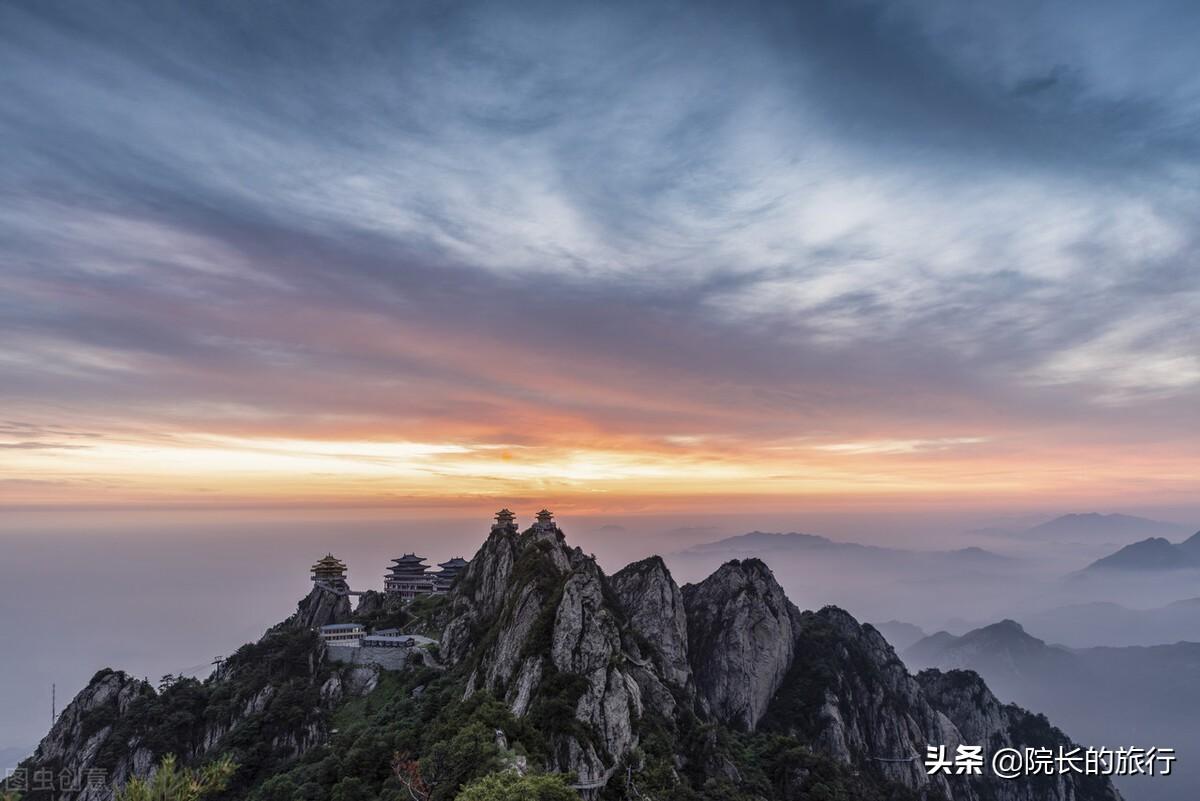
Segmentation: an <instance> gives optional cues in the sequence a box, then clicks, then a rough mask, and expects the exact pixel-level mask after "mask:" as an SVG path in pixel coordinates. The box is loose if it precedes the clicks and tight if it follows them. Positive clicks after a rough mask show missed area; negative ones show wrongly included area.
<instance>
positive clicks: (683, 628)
mask: <svg viewBox="0 0 1200 801" xmlns="http://www.w3.org/2000/svg"><path fill="white" fill-rule="evenodd" d="M611 582H612V587H613V590H614V591H615V592H616V594H617V597H618V598H619V599H620V601H621V607H622V609H623V610H624V612H625V616H626V618H627V619H628V621H629V625H630V627H631V628H632V630H633V631H634V632H635V633H636V634H637V636H638V637H640V638H641V640H642V642H643V643H645V644H647V645H649V650H650V651H651V653H650V656H651V658H652V659H653V660H654V664H655V666H656V667H657V668H658V670H659V673H660V675H661V676H662V678H663V679H665V680H666V681H667V682H669V683H671V684H674V685H675V686H676V687H679V688H681V689H684V690H691V689H692V666H691V663H689V662H688V629H687V612H686V611H685V609H684V605H683V593H682V592H681V591H680V589H679V585H677V584H676V583H675V579H673V578H672V577H671V571H670V570H668V569H667V565H666V563H664V562H663V560H662V557H659V556H651V557H650V558H649V559H643V560H642V561H640V562H634V563H633V564H631V565H629V566H628V567H625V568H624V569H622V570H620V571H618V572H617V573H616V574H615V575H613V577H612V579H611Z"/></svg>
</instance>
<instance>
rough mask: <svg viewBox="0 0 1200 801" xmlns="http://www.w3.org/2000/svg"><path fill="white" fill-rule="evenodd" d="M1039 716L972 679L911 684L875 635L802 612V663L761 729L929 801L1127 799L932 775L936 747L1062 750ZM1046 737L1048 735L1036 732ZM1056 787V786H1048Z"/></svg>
mask: <svg viewBox="0 0 1200 801" xmlns="http://www.w3.org/2000/svg"><path fill="white" fill-rule="evenodd" d="M1038 720H1039V719H1038V718H1037V716H1034V715H1031V714H1030V713H1028V712H1026V711H1025V710H1022V709H1019V708H1018V707H1015V706H1003V705H1001V704H1000V703H999V702H998V701H997V700H996V698H995V696H994V695H992V693H991V692H990V691H989V690H988V689H987V687H986V686H985V685H984V683H983V681H982V680H981V679H980V678H979V676H978V675H976V674H974V673H971V672H968V671H956V672H954V673H953V674H938V673H937V671H927V672H926V673H923V674H921V676H920V677H919V678H918V677H913V676H911V675H910V674H909V673H908V671H907V669H906V668H905V667H904V664H903V663H902V662H901V661H900V659H899V658H898V657H897V656H896V653H895V651H894V650H893V649H892V647H891V646H890V645H889V644H888V643H887V641H886V640H885V639H884V638H883V635H881V634H880V633H879V632H878V631H876V630H875V629H874V628H873V627H871V626H864V625H861V624H859V623H858V621H856V620H855V619H854V618H853V617H852V616H851V615H850V614H848V613H847V612H844V611H843V610H841V609H838V608H836V607H826V608H824V609H822V610H820V611H819V612H804V613H802V614H801V615H800V616H799V618H798V620H797V625H796V657H795V660H794V662H793V664H792V667H791V669H790V670H789V672H788V675H787V678H786V679H785V681H784V683H783V685H782V686H781V688H780V691H779V693H778V694H777V696H776V698H775V699H774V700H773V702H772V704H771V709H770V711H769V712H768V714H767V716H766V717H765V718H764V720H763V723H762V726H763V728H764V729H770V730H773V731H782V732H786V733H788V734H790V735H792V736H794V737H796V738H797V739H799V740H801V741H802V742H807V743H809V744H810V745H811V747H812V748H813V749H814V750H815V751H818V752H822V753H825V754H828V755H829V756H831V757H833V758H834V759H836V760H838V761H839V762H843V763H845V764H849V765H854V766H856V767H858V768H859V769H860V770H867V771H871V772H873V773H875V774H876V775H879V776H880V777H881V778H883V779H885V780H887V781H892V782H896V783H897V784H901V785H904V786H905V787H908V788H910V789H912V790H915V791H917V792H920V793H922V794H928V793H936V794H941V795H942V796H944V797H945V798H947V799H951V801H982V800H983V799H995V801H1035V800H1036V801H1068V799H1083V798H1088V799H1095V800H1096V801H1109V800H1110V799H1118V798H1119V797H1120V796H1119V795H1117V794H1116V791H1115V790H1113V789H1112V787H1111V785H1110V784H1109V783H1108V782H1107V781H1106V780H1103V779H1100V780H1099V781H1098V782H1097V781H1096V780H1095V777H1090V778H1089V777H1078V776H1070V775H1067V776H1062V777H1055V780H1054V781H1053V782H1049V783H1046V786H1042V784H1041V783H1039V784H1038V785H1037V786H1036V787H1035V786H1034V785H1033V784H1031V783H1030V782H1028V781H1006V780H1001V779H998V778H996V777H995V776H993V775H990V771H989V772H985V774H984V775H982V776H977V777H974V776H972V777H965V776H957V775H956V776H946V775H943V774H935V775H933V776H930V775H929V774H928V772H927V771H926V769H925V765H924V756H925V753H926V747H927V746H929V745H934V746H945V747H946V750H947V752H948V753H949V754H951V755H953V754H954V752H955V749H956V748H957V747H958V746H959V745H971V746H983V748H984V752H985V753H987V754H990V753H992V751H994V749H996V748H1000V747H1004V746H1009V745H1015V746H1017V747H1022V746H1028V745H1033V744H1034V743H1032V742H1030V740H1029V737H1030V736H1031V732H1032V733H1034V735H1035V736H1036V739H1037V743H1036V744H1038V745H1042V744H1046V743H1053V742H1057V743H1061V744H1064V745H1068V746H1069V745H1070V741H1069V740H1068V739H1067V738H1066V736H1065V735H1063V734H1062V732H1059V731H1057V730H1052V729H1050V727H1049V726H1048V724H1045V721H1044V719H1040V720H1041V725H1039V724H1038V723H1037V721H1038ZM1039 729H1045V731H1039ZM1050 785H1053V787H1051V786H1050Z"/></svg>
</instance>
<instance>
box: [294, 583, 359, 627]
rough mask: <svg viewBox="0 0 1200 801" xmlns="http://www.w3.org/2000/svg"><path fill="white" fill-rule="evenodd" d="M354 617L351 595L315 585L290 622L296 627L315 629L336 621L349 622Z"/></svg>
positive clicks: (298, 606)
mask: <svg viewBox="0 0 1200 801" xmlns="http://www.w3.org/2000/svg"><path fill="white" fill-rule="evenodd" d="M352 617H353V615H352V613H351V610H350V596H349V595H342V594H340V593H337V592H334V591H332V590H329V589H326V588H324V587H318V586H316V585H314V586H313V588H312V591H311V592H309V594H308V595H307V596H305V598H304V599H303V600H301V601H300V603H299V604H298V605H297V607H296V613H295V614H294V615H292V617H291V620H290V623H291V625H292V626H293V627H294V628H299V629H314V628H320V627H321V626H329V625H332V624H334V623H349V622H350V620H351V618H352Z"/></svg>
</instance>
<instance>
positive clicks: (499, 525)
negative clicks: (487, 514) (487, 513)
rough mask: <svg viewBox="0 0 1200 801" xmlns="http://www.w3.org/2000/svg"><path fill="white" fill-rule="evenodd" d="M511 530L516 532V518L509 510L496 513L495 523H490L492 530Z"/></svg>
mask: <svg viewBox="0 0 1200 801" xmlns="http://www.w3.org/2000/svg"><path fill="white" fill-rule="evenodd" d="M503 529H512V530H513V531H516V530H517V516H516V515H515V514H513V513H512V510H510V509H501V510H500V511H499V512H496V522H495V523H492V530H493V531H497V530H503Z"/></svg>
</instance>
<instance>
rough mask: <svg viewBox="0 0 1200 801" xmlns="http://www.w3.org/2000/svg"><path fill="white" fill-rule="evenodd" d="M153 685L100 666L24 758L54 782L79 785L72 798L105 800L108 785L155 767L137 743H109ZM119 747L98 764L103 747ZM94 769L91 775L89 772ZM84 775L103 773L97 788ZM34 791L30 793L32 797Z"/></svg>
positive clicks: (105, 748) (34, 795) (108, 792)
mask: <svg viewBox="0 0 1200 801" xmlns="http://www.w3.org/2000/svg"><path fill="white" fill-rule="evenodd" d="M154 694H155V693H154V688H153V687H151V686H150V685H149V684H147V683H146V682H144V681H142V680H140V679H134V678H130V677H129V676H127V675H125V674H124V673H121V672H117V671H113V670H102V671H100V672H99V673H97V674H96V675H95V676H94V677H93V678H92V680H91V681H90V682H89V683H88V686H87V687H85V688H84V689H83V690H82V691H80V693H79V695H77V696H75V699H74V700H73V701H71V703H70V704H68V705H67V707H66V708H65V709H64V710H63V711H62V714H61V715H59V716H58V719H57V720H56V721H54V725H53V726H52V727H51V728H50V733H49V734H47V735H46V737H45V738H44V739H43V740H42V742H41V743H40V744H39V745H38V747H37V751H35V752H34V755H33V757H32V758H31V759H30V760H29V761H28V762H29V763H30V764H33V765H36V766H37V767H38V769H40V770H48V771H50V774H48V775H51V776H53V777H54V781H55V782H58V783H60V784H61V783H62V778H63V777H66V781H65V783H66V784H68V785H75V784H79V785H82V787H81V788H80V789H79V791H78V793H77V794H76V795H75V796H74V798H75V799H76V801H108V799H109V798H110V790H109V787H110V784H123V783H124V782H125V781H127V780H128V779H129V777H130V776H131V775H135V774H136V775H145V774H146V773H147V772H149V770H150V769H151V768H152V766H153V765H154V759H153V756H154V755H153V754H152V753H151V752H150V751H149V749H147V748H144V747H142V746H140V745H139V744H138V743H137V742H136V741H134V742H121V743H110V738H113V737H116V736H118V735H117V733H116V732H115V728H116V726H117V724H118V723H119V722H120V721H121V719H122V718H123V717H124V716H125V715H126V714H127V713H128V712H129V709H130V707H131V706H132V705H133V704H134V703H135V702H136V701H138V700H139V699H142V698H145V697H147V696H153V695H154ZM111 745H119V746H120V750H121V752H122V758H121V759H119V760H117V761H116V762H115V763H113V764H102V763H104V762H105V760H104V753H103V752H104V751H106V750H107V749H108V748H109V747H110V746H111ZM97 769H99V772H97V773H95V774H90V773H89V772H90V771H96V770H97ZM89 775H99V776H101V777H103V782H102V783H98V784H101V785H102V786H97V787H92V786H90V785H89V783H88V782H87V780H86V777H87V776H89ZM36 792H37V791H36V790H34V794H31V795H30V796H29V797H30V798H31V799H34V798H36Z"/></svg>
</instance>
